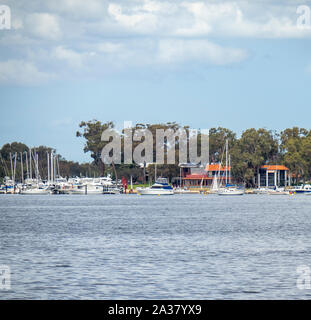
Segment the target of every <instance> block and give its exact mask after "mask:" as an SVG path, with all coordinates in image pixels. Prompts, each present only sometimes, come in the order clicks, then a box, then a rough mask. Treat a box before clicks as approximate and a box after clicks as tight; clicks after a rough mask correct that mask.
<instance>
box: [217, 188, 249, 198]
mask: <svg viewBox="0 0 311 320" xmlns="http://www.w3.org/2000/svg"><path fill="white" fill-rule="evenodd" d="M244 193H245V192H244V189H241V188H237V187H235V186H228V187H226V188H222V189H219V191H218V195H219V196H243V195H244Z"/></svg>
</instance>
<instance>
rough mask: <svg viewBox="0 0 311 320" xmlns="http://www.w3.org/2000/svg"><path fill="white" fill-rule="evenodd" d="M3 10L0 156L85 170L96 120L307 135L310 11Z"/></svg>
mask: <svg viewBox="0 0 311 320" xmlns="http://www.w3.org/2000/svg"><path fill="white" fill-rule="evenodd" d="M0 2H1V3H0V5H7V6H8V7H9V8H10V11H11V28H10V29H2V30H1V29H0V110H1V112H0V115H1V118H0V120H1V121H0V146H1V145H3V144H5V143H8V142H13V141H19V142H23V143H25V144H27V145H29V146H38V145H46V146H50V147H53V148H56V149H57V152H58V153H60V154H61V155H62V156H64V157H65V158H66V159H68V160H74V161H80V162H83V161H89V160H90V159H91V158H90V155H89V154H84V152H83V145H84V141H83V139H82V138H76V135H75V134H76V131H77V130H78V129H79V123H80V121H88V120H92V119H97V120H100V121H102V122H106V121H114V122H115V123H116V124H117V126H119V127H121V126H122V124H123V121H132V122H133V123H134V124H135V123H159V122H172V121H176V122H178V123H180V124H182V125H189V126H190V127H192V128H194V129H208V128H211V127H218V126H223V127H226V128H229V129H231V130H233V131H235V132H236V133H237V134H238V135H240V134H241V133H242V131H243V130H245V129H247V128H252V127H254V128H262V127H263V128H267V129H271V130H282V129H284V128H287V127H293V126H299V127H305V128H308V129H311V128H310V127H311V126H310V118H311V111H310V106H311V90H310V88H311V41H310V40H311V26H310V24H309V17H310V16H309V15H308V14H309V13H310V11H309V10H308V9H310V8H311V0H303V1H296V0H283V1H277V0H270V1H267V0H260V1H256V0H253V1H244V0H235V1H230V0H229V1H180V0H179V1H177V0H163V1H162V0H155V1H151V0H139V1H138V0H123V1H106V0H88V1H84V0H53V1H39V0H28V1H26V0H11V1H9V0H1V1H0ZM301 6H303V7H301ZM298 8H300V9H298ZM297 9H298V11H297ZM2 18H3V14H2V13H1V8H0V23H1V19H2ZM301 24H303V25H301Z"/></svg>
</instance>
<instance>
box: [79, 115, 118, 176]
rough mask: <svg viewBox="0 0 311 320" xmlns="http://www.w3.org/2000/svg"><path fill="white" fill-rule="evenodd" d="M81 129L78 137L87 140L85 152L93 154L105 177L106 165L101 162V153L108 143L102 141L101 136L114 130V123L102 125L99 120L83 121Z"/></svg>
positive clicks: (95, 162)
mask: <svg viewBox="0 0 311 320" xmlns="http://www.w3.org/2000/svg"><path fill="white" fill-rule="evenodd" d="M79 127H80V128H81V129H82V131H77V133H76V136H77V137H83V138H84V139H85V145H84V152H85V153H87V152H91V157H92V158H93V160H94V164H96V165H97V166H98V167H99V169H100V172H101V175H102V176H104V175H105V164H104V163H103V162H102V160H101V152H102V149H103V147H104V146H105V144H107V142H104V141H101V136H102V133H103V131H105V130H106V129H112V128H114V124H113V122H111V121H108V122H106V123H101V122H100V121H98V120H92V121H87V122H85V121H82V122H81V123H80V125H79Z"/></svg>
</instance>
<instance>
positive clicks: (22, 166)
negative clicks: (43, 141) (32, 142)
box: [21, 152, 24, 184]
mask: <svg viewBox="0 0 311 320" xmlns="http://www.w3.org/2000/svg"><path fill="white" fill-rule="evenodd" d="M21 178H22V183H23V184H24V165H23V153H22V152H21Z"/></svg>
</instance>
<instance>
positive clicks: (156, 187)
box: [137, 178, 174, 195]
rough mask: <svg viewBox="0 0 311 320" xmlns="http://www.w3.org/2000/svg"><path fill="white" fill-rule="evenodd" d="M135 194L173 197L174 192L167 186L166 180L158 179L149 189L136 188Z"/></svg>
mask: <svg viewBox="0 0 311 320" xmlns="http://www.w3.org/2000/svg"><path fill="white" fill-rule="evenodd" d="M137 192H138V193H139V194H141V195H173V194H174V190H173V188H172V187H171V186H170V185H169V184H168V182H167V179H166V178H158V179H157V180H156V182H155V183H154V184H153V185H152V186H151V187H149V188H137Z"/></svg>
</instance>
